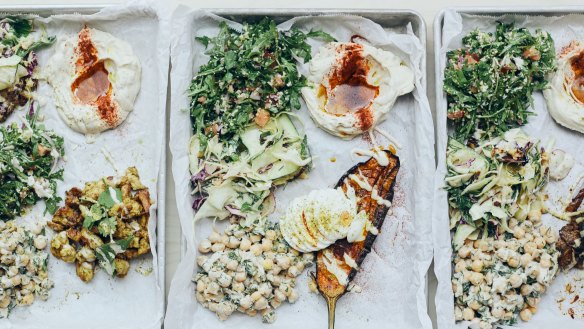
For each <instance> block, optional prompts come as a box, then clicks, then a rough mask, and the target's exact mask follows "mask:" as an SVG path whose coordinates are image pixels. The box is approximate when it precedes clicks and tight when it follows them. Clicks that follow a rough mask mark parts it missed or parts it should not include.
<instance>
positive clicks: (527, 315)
mask: <svg viewBox="0 0 584 329" xmlns="http://www.w3.org/2000/svg"><path fill="white" fill-rule="evenodd" d="M532 315H533V314H532V313H531V311H530V310H529V309H528V308H524V309H523V310H522V311H521V312H519V317H520V318H521V320H523V321H525V322H527V321H529V320H531V317H532Z"/></svg>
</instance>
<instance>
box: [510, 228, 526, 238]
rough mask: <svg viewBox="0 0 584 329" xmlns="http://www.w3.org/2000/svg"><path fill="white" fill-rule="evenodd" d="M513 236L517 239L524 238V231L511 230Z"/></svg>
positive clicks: (519, 229)
mask: <svg viewBox="0 0 584 329" xmlns="http://www.w3.org/2000/svg"><path fill="white" fill-rule="evenodd" d="M513 236H514V237H516V238H517V239H521V238H523V237H524V236H525V230H524V229H523V228H521V227H516V228H515V229H513Z"/></svg>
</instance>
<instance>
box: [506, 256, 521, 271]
mask: <svg viewBox="0 0 584 329" xmlns="http://www.w3.org/2000/svg"><path fill="white" fill-rule="evenodd" d="M507 264H509V266H511V267H513V268H517V267H518V266H519V259H517V258H516V257H509V259H508V260H507Z"/></svg>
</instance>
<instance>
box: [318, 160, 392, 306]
mask: <svg viewBox="0 0 584 329" xmlns="http://www.w3.org/2000/svg"><path fill="white" fill-rule="evenodd" d="M384 152H385V153H386V155H387V157H388V158H389V164H388V165H387V166H382V165H380V164H379V163H378V162H377V160H375V158H370V159H369V160H367V161H365V162H361V163H358V164H357V165H355V166H353V167H352V168H351V169H349V170H348V171H347V172H346V173H345V174H344V175H343V176H342V177H341V178H340V179H339V181H338V183H337V185H336V187H337V188H342V189H343V190H346V188H347V184H351V187H353V189H354V190H355V194H356V195H357V197H358V203H357V208H358V211H361V210H365V212H366V213H367V214H368V216H369V221H370V222H371V223H372V224H373V225H374V226H375V227H376V228H377V229H378V230H379V231H380V230H381V226H382V225H383V222H384V220H385V217H386V215H387V212H388V210H389V208H388V207H387V206H385V205H382V204H377V202H376V201H375V200H373V199H372V198H371V191H368V190H366V189H363V188H361V187H360V186H359V185H357V184H355V183H354V182H353V181H352V180H351V179H350V177H349V176H350V175H353V174H359V175H361V176H362V178H364V179H366V180H367V181H368V182H369V184H370V185H371V186H372V188H374V189H377V192H378V195H379V196H380V197H382V198H383V199H385V200H388V201H390V202H391V201H393V194H394V193H393V192H394V187H395V180H396V177H397V173H398V171H399V167H400V162H399V158H398V157H397V156H396V155H395V154H393V153H391V152H390V151H384ZM376 237H377V235H376V234H372V233H370V232H368V233H367V236H366V238H365V240H364V241H360V242H353V243H350V242H348V241H347V239H342V240H339V241H337V242H335V243H334V244H332V245H330V246H329V247H328V248H326V249H324V250H321V251H319V252H318V253H317V260H316V284H317V287H318V290H319V291H320V293H321V294H323V295H324V296H325V298H333V299H337V298H339V297H340V296H342V295H343V294H344V293H345V292H346V291H347V285H342V284H341V283H339V281H338V280H337V277H336V276H335V275H334V274H333V273H331V272H329V271H328V269H327V268H326V266H325V263H324V257H325V256H324V253H325V251H327V250H330V251H331V252H332V254H333V255H334V257H335V259H336V261H337V263H338V264H340V267H341V268H342V269H343V271H344V272H345V273H347V276H348V281H349V282H350V281H351V280H353V278H354V277H355V275H357V269H355V268H351V267H350V266H349V265H347V264H346V263H345V261H344V255H345V254H347V255H348V256H350V257H351V258H353V259H354V260H355V262H356V263H357V265H359V266H360V265H361V264H362V263H363V261H364V260H365V257H367V255H368V254H369V253H370V252H371V247H372V246H373V243H374V242H375V238H376Z"/></svg>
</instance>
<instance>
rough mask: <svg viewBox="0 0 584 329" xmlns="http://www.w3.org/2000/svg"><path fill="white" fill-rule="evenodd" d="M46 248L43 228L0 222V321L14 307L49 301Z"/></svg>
mask: <svg viewBox="0 0 584 329" xmlns="http://www.w3.org/2000/svg"><path fill="white" fill-rule="evenodd" d="M46 246H47V237H46V235H45V227H44V225H43V224H40V223H35V224H32V225H30V227H26V226H24V225H20V224H16V222H15V221H8V222H2V221H0V319H3V318H7V317H8V316H9V314H10V312H11V311H12V310H13V309H14V308H15V307H21V306H28V305H31V304H32V303H33V302H34V301H35V299H37V298H38V299H40V300H47V299H48V298H49V291H50V289H51V288H52V287H53V282H52V281H51V280H50V279H49V277H48V269H47V263H48V257H49V255H48V253H47V252H46V251H45V249H46Z"/></svg>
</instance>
